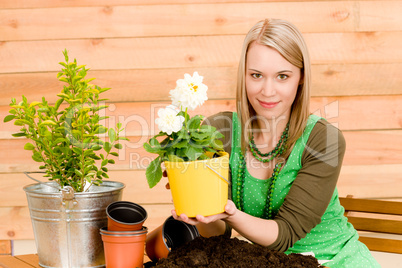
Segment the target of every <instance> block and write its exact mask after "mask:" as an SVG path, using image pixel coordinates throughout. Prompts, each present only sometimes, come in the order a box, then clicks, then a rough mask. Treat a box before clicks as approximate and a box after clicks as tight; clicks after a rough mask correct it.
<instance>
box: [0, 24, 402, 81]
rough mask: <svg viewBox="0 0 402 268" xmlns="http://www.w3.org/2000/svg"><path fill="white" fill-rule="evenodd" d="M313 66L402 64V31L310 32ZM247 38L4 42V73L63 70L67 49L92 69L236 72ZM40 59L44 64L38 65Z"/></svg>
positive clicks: (1, 52) (307, 36)
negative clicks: (228, 69)
mask: <svg viewBox="0 0 402 268" xmlns="http://www.w3.org/2000/svg"><path fill="white" fill-rule="evenodd" d="M304 36H305V39H306V42H307V45H308V47H309V50H310V55H311V62H312V63H313V64H347V63H359V64H362V63H370V64H373V63H400V62H401V61H402V51H401V50H400V49H399V43H401V42H402V31H401V32H363V33H328V32H326V33H307V34H305V35H304ZM243 38H244V36H243V35H219V36H188V37H149V38H143V37H142V38H118V39H79V40H46V41H23V42H1V43H0V61H1V62H6V63H7V64H4V65H0V74H1V73H23V72H50V71H58V70H59V69H60V68H59V66H58V62H60V61H63V60H64V58H63V56H62V53H61V51H62V50H64V49H65V48H67V49H68V50H69V51H70V54H69V55H70V57H71V58H77V59H78V63H79V64H81V63H85V64H86V65H87V66H88V67H89V68H91V69H92V70H110V69H117V70H122V69H154V68H195V67H208V66H215V67H236V66H237V64H238V59H239V56H240V48H241V45H242V42H243ZM38 59H40V60H38Z"/></svg>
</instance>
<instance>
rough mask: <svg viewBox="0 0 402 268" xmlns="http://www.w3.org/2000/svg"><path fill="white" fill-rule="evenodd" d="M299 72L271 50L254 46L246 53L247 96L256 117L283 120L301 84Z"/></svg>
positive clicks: (257, 45) (298, 69)
mask: <svg viewBox="0 0 402 268" xmlns="http://www.w3.org/2000/svg"><path fill="white" fill-rule="evenodd" d="M300 77H301V74H300V68H298V67H296V66H294V65H292V64H291V63H290V62H288V61H287V60H286V59H285V58H284V57H282V55H281V54H279V52H278V51H277V50H275V49H273V48H270V47H267V46H264V45H260V44H258V43H256V42H253V43H252V44H251V45H250V47H249V49H248V52H247V61H246V80H245V81H246V92H247V98H248V100H249V102H250V104H251V105H252V107H253V108H254V111H255V112H256V114H257V116H262V117H264V118H265V119H267V120H286V122H287V121H288V120H289V118H290V110H291V107H292V104H293V101H294V100H295V97H296V93H297V88H298V86H299V83H300Z"/></svg>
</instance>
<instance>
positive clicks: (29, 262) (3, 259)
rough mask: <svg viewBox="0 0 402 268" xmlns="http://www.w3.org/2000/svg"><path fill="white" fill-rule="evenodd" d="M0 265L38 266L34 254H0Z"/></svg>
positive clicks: (37, 260)
mask: <svg viewBox="0 0 402 268" xmlns="http://www.w3.org/2000/svg"><path fill="white" fill-rule="evenodd" d="M0 267H2V268H17V267H18V268H31V267H37V268H39V267H41V266H39V258H38V255H36V254H29V255H20V256H0Z"/></svg>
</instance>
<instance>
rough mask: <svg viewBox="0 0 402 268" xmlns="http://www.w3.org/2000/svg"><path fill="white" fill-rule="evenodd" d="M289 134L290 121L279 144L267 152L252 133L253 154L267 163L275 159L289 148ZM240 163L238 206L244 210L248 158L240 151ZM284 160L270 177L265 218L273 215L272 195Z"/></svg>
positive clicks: (270, 217) (251, 147)
mask: <svg viewBox="0 0 402 268" xmlns="http://www.w3.org/2000/svg"><path fill="white" fill-rule="evenodd" d="M288 135H289V123H288V124H287V125H286V128H285V130H284V131H283V133H282V136H281V138H280V140H279V142H278V143H277V145H276V146H275V148H274V149H273V150H272V151H271V152H269V153H266V154H263V153H261V152H260V151H259V150H258V148H257V146H256V145H255V142H254V135H251V138H250V141H249V146H250V150H251V153H252V154H253V156H254V157H255V159H257V160H258V161H260V162H262V163H267V162H269V161H272V160H273V159H275V158H276V157H277V156H280V155H282V154H283V153H285V152H286V150H287V144H286V142H287V140H288ZM268 156H269V158H267V159H263V158H261V157H268ZM239 158H240V163H239V166H238V172H237V185H236V186H237V187H236V188H237V193H236V206H237V207H238V208H239V209H240V210H242V211H243V210H244V199H243V197H244V178H245V170H246V160H245V158H244V156H243V153H242V152H240V157H239ZM283 164H284V163H283V162H278V163H277V164H276V165H275V167H274V170H273V172H272V176H271V178H270V183H269V187H268V196H267V202H266V203H265V206H264V212H263V218H265V219H272V218H273V215H272V197H273V195H274V190H275V182H276V179H277V178H278V175H279V171H280V170H281V168H282V166H283Z"/></svg>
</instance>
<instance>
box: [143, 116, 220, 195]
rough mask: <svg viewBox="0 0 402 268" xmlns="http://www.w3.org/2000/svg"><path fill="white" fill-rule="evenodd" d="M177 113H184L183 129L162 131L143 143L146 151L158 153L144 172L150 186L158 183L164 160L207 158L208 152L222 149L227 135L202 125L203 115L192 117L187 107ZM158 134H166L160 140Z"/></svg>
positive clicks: (177, 160)
mask: <svg viewBox="0 0 402 268" xmlns="http://www.w3.org/2000/svg"><path fill="white" fill-rule="evenodd" d="M178 115H182V116H183V117H184V123H183V127H182V128H181V130H180V131H178V132H173V133H172V134H170V135H167V134H166V133H165V132H162V131H161V132H159V134H157V135H155V136H154V137H152V138H151V139H150V140H149V141H148V142H147V143H144V145H143V146H144V148H145V150H146V151H147V152H149V153H154V154H158V155H159V156H158V157H157V158H156V159H154V160H153V161H152V162H151V163H150V164H149V166H148V167H147V169H146V173H145V175H146V177H147V181H148V185H149V187H150V188H153V187H154V186H155V185H157V184H158V182H159V181H160V180H161V178H162V169H161V164H162V162H163V161H174V162H182V161H195V160H204V159H210V157H209V156H208V153H207V152H210V154H209V155H213V154H215V153H219V152H220V151H223V144H222V141H221V139H222V138H223V137H224V136H223V135H222V134H221V133H220V132H219V131H217V130H216V128H215V127H212V126H209V125H202V120H203V118H204V117H203V116H202V115H196V116H194V117H192V118H190V117H189V115H188V113H187V111H181V112H179V114H178ZM159 137H165V138H164V139H163V140H162V141H161V142H159V141H158V138H159Z"/></svg>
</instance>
